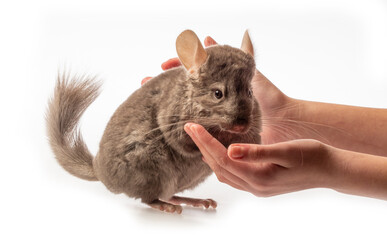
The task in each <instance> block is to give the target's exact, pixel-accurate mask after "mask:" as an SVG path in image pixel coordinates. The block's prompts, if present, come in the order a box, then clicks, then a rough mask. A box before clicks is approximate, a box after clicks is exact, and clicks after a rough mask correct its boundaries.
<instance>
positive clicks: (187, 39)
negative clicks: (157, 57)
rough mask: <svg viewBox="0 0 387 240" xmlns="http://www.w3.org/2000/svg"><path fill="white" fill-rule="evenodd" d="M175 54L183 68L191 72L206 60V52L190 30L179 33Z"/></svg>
mask: <svg viewBox="0 0 387 240" xmlns="http://www.w3.org/2000/svg"><path fill="white" fill-rule="evenodd" d="M176 52H177V55H178V56H179V59H180V61H181V63H182V64H183V66H184V67H185V68H186V69H187V70H188V71H189V72H193V71H196V70H197V69H199V67H200V66H201V65H203V64H204V62H205V61H206V59H207V52H206V51H205V50H204V48H203V45H202V44H201V43H200V40H199V38H198V36H196V34H195V33H194V32H193V31H191V30H185V31H184V32H182V33H180V35H179V36H178V37H177V39H176Z"/></svg>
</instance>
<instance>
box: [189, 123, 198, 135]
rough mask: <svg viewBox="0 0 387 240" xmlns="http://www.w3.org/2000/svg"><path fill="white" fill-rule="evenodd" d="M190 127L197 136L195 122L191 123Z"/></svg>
mask: <svg viewBox="0 0 387 240" xmlns="http://www.w3.org/2000/svg"><path fill="white" fill-rule="evenodd" d="M189 129H190V130H191V132H192V133H193V134H195V136H197V133H198V131H197V127H196V126H195V124H191V125H190V126H189Z"/></svg>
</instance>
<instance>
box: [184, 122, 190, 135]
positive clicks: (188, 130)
mask: <svg viewBox="0 0 387 240" xmlns="http://www.w3.org/2000/svg"><path fill="white" fill-rule="evenodd" d="M191 125H192V124H191V123H186V124H185V125H184V130H185V131H186V132H187V133H188V134H190V133H192V130H191Z"/></svg>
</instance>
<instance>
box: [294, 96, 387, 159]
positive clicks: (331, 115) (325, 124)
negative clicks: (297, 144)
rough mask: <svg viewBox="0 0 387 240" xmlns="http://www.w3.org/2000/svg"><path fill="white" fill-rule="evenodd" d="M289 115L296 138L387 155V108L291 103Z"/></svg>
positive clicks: (295, 101) (306, 102)
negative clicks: (292, 107)
mask: <svg viewBox="0 0 387 240" xmlns="http://www.w3.org/2000/svg"><path fill="white" fill-rule="evenodd" d="M291 101H292V102H293V104H295V106H296V108H294V109H295V110H294V111H293V113H292V114H291V116H289V119H290V121H292V126H293V128H294V131H297V138H313V139H317V140H320V141H322V142H324V143H327V144H329V145H332V146H335V147H338V148H342V149H346V150H351V151H357V152H363V153H369V154H374V155H381V156H387V109H375V108H364V107H354V106H346V105H338V104H329V103H320V102H310V101H303V100H295V99H292V100H291Z"/></svg>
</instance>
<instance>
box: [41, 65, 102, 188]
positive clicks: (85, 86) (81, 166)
mask: <svg viewBox="0 0 387 240" xmlns="http://www.w3.org/2000/svg"><path fill="white" fill-rule="evenodd" d="M94 80H95V78H90V77H87V76H79V77H77V76H72V77H71V76H69V75H66V74H65V73H63V74H62V75H60V74H59V75H58V80H57V83H56V86H55V91H54V96H53V97H52V98H51V99H50V101H49V104H48V109H47V112H46V124H47V134H48V139H49V142H50V145H51V148H52V150H53V152H54V154H55V157H56V159H57V160H58V162H59V164H60V165H61V166H62V167H63V168H64V169H65V170H67V171H68V172H69V173H71V174H72V175H74V176H76V177H79V178H82V179H85V180H90V181H94V180H98V179H97V178H96V177H95V175H94V171H93V158H94V157H93V155H92V154H91V153H90V151H89V149H88V148H87V146H86V144H85V143H84V141H83V139H82V136H81V133H80V131H79V129H78V122H79V119H80V118H81V116H82V114H83V113H84V112H85V110H86V109H87V107H89V105H90V104H91V103H92V102H93V101H94V100H95V99H96V98H97V97H98V95H99V89H100V84H99V83H96V82H95V81H94Z"/></svg>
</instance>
